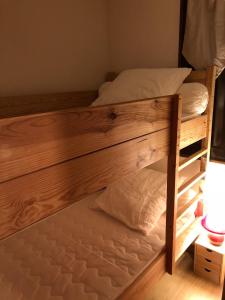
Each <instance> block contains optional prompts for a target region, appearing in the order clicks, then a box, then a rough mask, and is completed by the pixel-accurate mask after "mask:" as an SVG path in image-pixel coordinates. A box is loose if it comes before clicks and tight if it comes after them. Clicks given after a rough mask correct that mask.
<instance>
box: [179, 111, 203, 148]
mask: <svg viewBox="0 0 225 300" xmlns="http://www.w3.org/2000/svg"><path fill="white" fill-rule="evenodd" d="M206 135H207V116H206V115H204V116H199V117H197V118H194V119H192V120H189V121H186V122H183V123H181V133H180V149H183V148H185V147H187V146H189V145H191V144H193V143H195V142H198V141H200V140H201V139H203V138H205V137H206Z"/></svg>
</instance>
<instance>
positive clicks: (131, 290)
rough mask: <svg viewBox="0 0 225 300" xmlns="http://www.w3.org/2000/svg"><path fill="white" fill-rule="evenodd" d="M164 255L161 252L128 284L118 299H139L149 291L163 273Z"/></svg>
mask: <svg viewBox="0 0 225 300" xmlns="http://www.w3.org/2000/svg"><path fill="white" fill-rule="evenodd" d="M165 265H166V255H165V252H163V253H161V254H160V255H159V256H158V257H157V259H155V260H154V261H153V263H152V264H151V265H150V266H149V267H148V268H147V269H146V270H145V271H144V272H143V273H141V275H140V276H139V277H138V278H137V279H136V280H135V281H134V283H133V284H132V285H131V286H129V287H128V288H127V289H126V290H125V292H124V293H123V294H122V295H121V296H120V297H119V298H118V300H140V299H144V296H146V294H147V293H148V292H149V291H151V288H152V287H153V286H154V284H155V283H156V282H157V281H158V280H159V279H160V278H161V277H162V275H163V274H164V273H165Z"/></svg>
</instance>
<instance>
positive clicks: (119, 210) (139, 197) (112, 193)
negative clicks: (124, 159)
mask: <svg viewBox="0 0 225 300" xmlns="http://www.w3.org/2000/svg"><path fill="white" fill-rule="evenodd" d="M166 186H167V175H166V174H165V173H162V172H157V171H155V170H151V169H147V168H145V169H142V170H141V171H139V172H138V173H136V174H134V175H129V176H127V177H125V178H123V179H122V180H120V181H118V182H116V183H114V184H111V185H110V186H108V187H107V188H106V190H105V191H104V192H103V193H102V194H101V195H99V196H98V197H97V199H96V201H95V204H96V206H97V208H100V209H101V210H103V211H104V212H106V213H107V214H109V215H110V216H112V217H114V218H116V219H118V220H120V221H121V222H123V223H124V224H126V225H127V226H128V227H130V228H132V229H135V230H139V231H141V232H143V233H144V234H146V235H147V234H148V233H149V232H150V231H151V230H152V229H153V227H154V226H155V224H156V223H157V221H158V220H159V218H160V217H161V215H162V214H163V213H164V212H165V211H166V192H167V188H166Z"/></svg>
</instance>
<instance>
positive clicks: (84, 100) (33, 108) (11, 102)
mask: <svg viewBox="0 0 225 300" xmlns="http://www.w3.org/2000/svg"><path fill="white" fill-rule="evenodd" d="M97 96H98V92H97V91H84V92H67V93H56V94H47V95H31V96H30V95H29V96H11V97H0V118H9V117H16V116H23V115H30V114H37V113H44V112H49V111H56V110H62V109H67V108H72V107H78V106H88V105H90V104H91V103H92V102H93V101H94V100H95V99H96V98H97Z"/></svg>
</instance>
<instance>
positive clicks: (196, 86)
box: [177, 82, 209, 117]
mask: <svg viewBox="0 0 225 300" xmlns="http://www.w3.org/2000/svg"><path fill="white" fill-rule="evenodd" d="M177 93H178V94H181V96H182V106H183V107H182V111H183V116H184V117H185V116H188V115H200V114H202V113H203V112H204V111H205V110H206V108H207V105H208V101H209V93H208V89H207V87H206V86H205V85H203V84H201V83H197V82H193V83H184V84H182V86H181V87H180V89H179V90H178V91H177Z"/></svg>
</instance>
